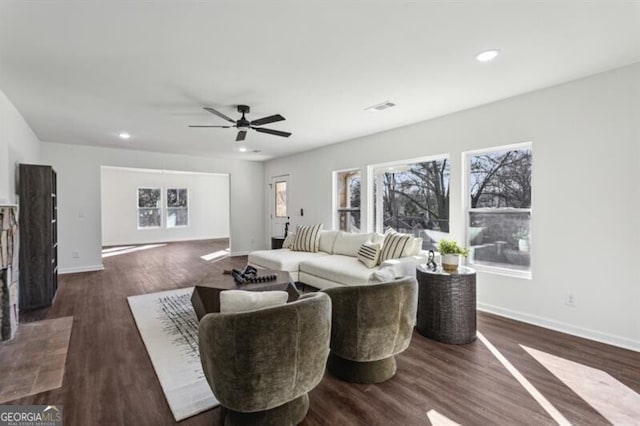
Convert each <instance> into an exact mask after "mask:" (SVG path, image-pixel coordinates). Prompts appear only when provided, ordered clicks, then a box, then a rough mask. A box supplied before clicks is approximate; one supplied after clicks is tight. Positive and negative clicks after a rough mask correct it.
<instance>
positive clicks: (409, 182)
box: [370, 157, 450, 250]
mask: <svg viewBox="0 0 640 426" xmlns="http://www.w3.org/2000/svg"><path fill="white" fill-rule="evenodd" d="M370 169H372V171H373V174H374V182H373V187H374V188H373V193H374V197H373V215H374V217H373V219H374V224H375V230H376V231H378V232H384V231H385V230H387V229H388V228H393V229H395V230H396V231H398V232H404V233H408V234H412V235H414V236H416V237H419V238H422V240H423V243H422V247H423V249H425V250H435V248H436V245H437V243H438V241H439V240H441V239H442V238H446V237H447V234H448V233H449V175H450V172H449V159H448V158H447V157H439V158H425V159H418V160H410V161H407V162H402V163H393V164H383V165H376V166H371V167H370Z"/></svg>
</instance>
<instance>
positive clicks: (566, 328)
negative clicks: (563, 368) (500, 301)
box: [478, 303, 640, 352]
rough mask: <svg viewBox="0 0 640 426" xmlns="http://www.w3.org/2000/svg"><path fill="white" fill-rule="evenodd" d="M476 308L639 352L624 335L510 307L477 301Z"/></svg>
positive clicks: (637, 343)
mask: <svg viewBox="0 0 640 426" xmlns="http://www.w3.org/2000/svg"><path fill="white" fill-rule="evenodd" d="M478 310H480V311H484V312H489V313H492V314H496V315H500V316H502V317H507V318H511V319H514V320H517V321H522V322H526V323H529V324H533V325H537V326H540V327H544V328H548V329H551V330H555V331H560V332H562V333H567V334H571V335H574V336H578V337H583V338H585V339H589V340H595V341H596V342H601V343H606V344H608V345H613V346H618V347H620V348H624V349H630V350H632V351H636V352H640V341H637V340H633V339H629V338H626V337H622V336H616V335H614V334H608V333H603V332H601V331H596V330H591V329H588V328H582V327H576V326H575V325H571V324H567V323H564V322H560V321H554V320H550V319H547V318H543V317H539V316H536V315H531V314H526V313H524V312H518V311H512V310H511V309H505V308H501V307H499V306H494V305H489V304H486V303H478Z"/></svg>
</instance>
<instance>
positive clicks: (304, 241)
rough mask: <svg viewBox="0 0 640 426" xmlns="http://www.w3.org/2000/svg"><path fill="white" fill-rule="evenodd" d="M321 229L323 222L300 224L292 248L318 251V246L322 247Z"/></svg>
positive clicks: (312, 251)
mask: <svg viewBox="0 0 640 426" xmlns="http://www.w3.org/2000/svg"><path fill="white" fill-rule="evenodd" d="M321 230H322V224H321V223H320V224H318V225H305V226H302V225H298V227H297V228H296V237H295V239H294V240H293V246H292V247H291V250H295V251H308V252H311V253H317V252H318V248H320V231H321Z"/></svg>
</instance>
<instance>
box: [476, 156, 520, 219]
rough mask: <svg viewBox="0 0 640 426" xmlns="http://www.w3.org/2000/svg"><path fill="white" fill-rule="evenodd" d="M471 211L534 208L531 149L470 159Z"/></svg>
mask: <svg viewBox="0 0 640 426" xmlns="http://www.w3.org/2000/svg"><path fill="white" fill-rule="evenodd" d="M469 169H470V173H469V194H470V196H471V203H470V205H471V208H482V207H495V208H501V207H514V208H530V207H531V148H523V149H518V150H511V151H495V152H490V153H486V154H478V155H472V156H470V158H469Z"/></svg>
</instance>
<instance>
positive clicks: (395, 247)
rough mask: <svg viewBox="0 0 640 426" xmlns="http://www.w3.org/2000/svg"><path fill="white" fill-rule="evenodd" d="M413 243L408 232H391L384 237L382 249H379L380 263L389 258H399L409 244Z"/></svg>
mask: <svg viewBox="0 0 640 426" xmlns="http://www.w3.org/2000/svg"><path fill="white" fill-rule="evenodd" d="M409 244H413V237H412V236H411V235H409V234H400V233H399V232H392V233H390V234H388V235H387V236H386V237H384V243H382V250H380V263H382V262H384V261H385V260H389V259H400V258H401V257H402V256H403V253H404V252H405V250H406V249H407V247H408V246H409Z"/></svg>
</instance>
